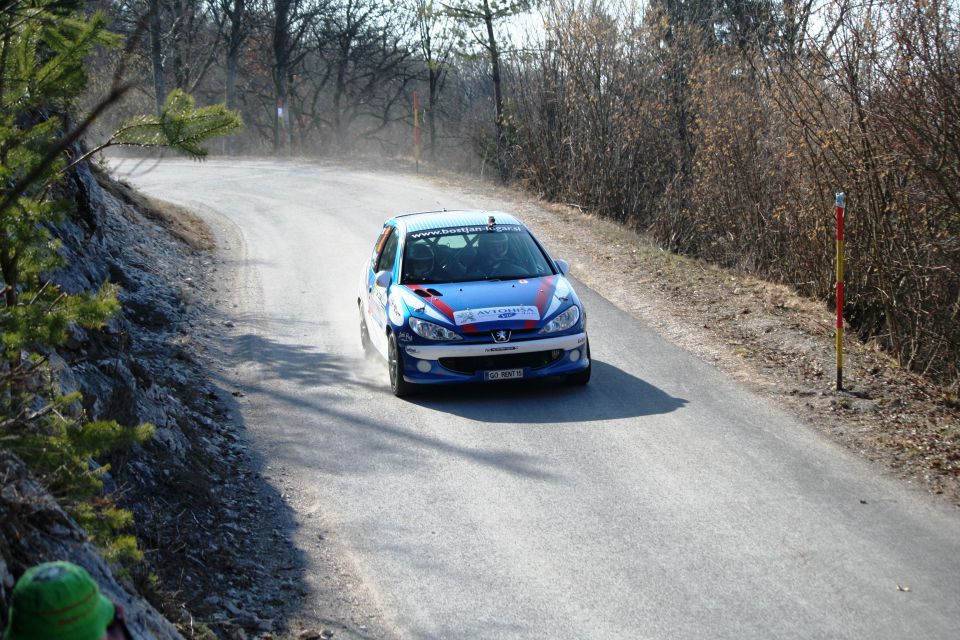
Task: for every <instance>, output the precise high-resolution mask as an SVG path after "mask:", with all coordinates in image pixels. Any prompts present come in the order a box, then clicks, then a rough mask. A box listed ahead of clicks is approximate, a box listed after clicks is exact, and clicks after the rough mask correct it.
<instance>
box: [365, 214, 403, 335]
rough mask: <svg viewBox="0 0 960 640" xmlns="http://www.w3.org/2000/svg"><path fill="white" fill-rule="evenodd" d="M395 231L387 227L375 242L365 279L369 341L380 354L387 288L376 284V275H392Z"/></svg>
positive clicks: (384, 333) (396, 241) (385, 317)
mask: <svg viewBox="0 0 960 640" xmlns="http://www.w3.org/2000/svg"><path fill="white" fill-rule="evenodd" d="M397 236H398V234H397V230H396V228H395V227H393V226H387V227H386V228H384V230H383V234H382V235H381V236H380V239H379V240H378V241H377V250H376V251H375V252H374V255H373V258H372V259H371V260H370V273H369V274H368V278H367V283H368V286H367V304H366V306H367V317H368V318H369V319H370V323H369V326H370V339H371V340H372V341H373V344H374V346H376V347H377V349H378V350H380V351H381V352H385V351H386V326H387V300H388V293H389V292H388V291H387V287H383V286H380V285H379V284H377V274H378V273H380V272H381V271H389V272H390V273H391V274H392V273H393V267H394V264H395V263H396V259H397V245H398V244H399V242H398V240H397Z"/></svg>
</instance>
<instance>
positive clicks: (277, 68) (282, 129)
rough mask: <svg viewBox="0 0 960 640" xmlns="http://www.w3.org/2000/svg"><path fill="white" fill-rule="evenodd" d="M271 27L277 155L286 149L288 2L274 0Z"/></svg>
mask: <svg viewBox="0 0 960 640" xmlns="http://www.w3.org/2000/svg"><path fill="white" fill-rule="evenodd" d="M273 6H274V14H275V15H274V17H275V22H274V27H273V56H274V68H273V83H274V87H275V89H276V94H277V110H276V112H275V114H276V115H274V140H273V147H274V151H276V152H277V153H285V152H286V151H287V149H288V145H289V140H288V130H287V126H286V125H287V122H289V116H288V115H287V112H288V109H289V108H290V107H289V105H288V104H287V101H288V99H289V96H288V95H287V94H288V88H287V75H288V73H289V72H288V67H289V66H290V0H274V3H273ZM281 110H282V111H281Z"/></svg>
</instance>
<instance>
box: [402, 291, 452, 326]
mask: <svg viewBox="0 0 960 640" xmlns="http://www.w3.org/2000/svg"><path fill="white" fill-rule="evenodd" d="M404 286H405V287H406V288H407V289H410V290H411V291H413V292H414V293H416V292H417V291H425V292H427V293H430V292H429V291H427V289H426V287H421V286H420V285H418V284H407V285H404ZM418 297H419V298H421V299H423V301H424V302H427V303H429V304H430V306H431V307H433V308H434V309H436V310H437V311H439V312H440V313H442V314H443V315H445V316H447V318H448V319H449V320H450V322H453V323H454V324H456V322H455V321H454V319H453V308H452V307H451V306H450V305H448V304H447V303H446V302H444V301H443V300H441V299H439V298H437V297H436V296H434V295H433V294H430V297H429V298H424V297H423V296H418Z"/></svg>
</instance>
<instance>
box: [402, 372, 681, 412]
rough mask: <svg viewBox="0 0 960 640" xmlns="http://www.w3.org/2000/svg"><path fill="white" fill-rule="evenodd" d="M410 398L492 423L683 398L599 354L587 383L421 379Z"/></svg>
mask: <svg viewBox="0 0 960 640" xmlns="http://www.w3.org/2000/svg"><path fill="white" fill-rule="evenodd" d="M417 391H418V392H417V393H416V395H413V396H411V397H410V398H409V401H410V402H412V403H414V404H417V405H420V406H422V407H427V408H430V409H433V410H435V411H442V412H445V413H450V414H454V415H457V416H461V417H464V418H469V419H471V420H480V421H484V422H494V423H504V422H512V423H520V424H530V423H537V424H541V423H565V422H592V421H597V420H616V419H619V418H635V417H639V416H648V415H656V414H663V413H670V412H671V411H675V410H677V409H680V408H682V407H684V406H685V405H686V404H687V401H686V400H685V399H683V398H674V397H673V396H671V395H669V394H668V393H665V392H664V391H662V390H661V389H658V388H657V387H655V386H654V385H652V384H650V383H649V382H646V381H644V380H642V379H641V378H638V377H636V376H634V375H633V374H631V373H628V372H626V371H624V370H623V369H620V368H618V367H615V366H614V365H612V364H609V363H606V362H603V361H601V360H597V359H594V360H593V374H592V376H591V379H590V383H589V384H588V385H586V386H582V387H575V386H570V385H567V384H565V383H564V381H563V380H562V379H560V378H547V379H540V380H529V381H515V382H513V381H511V382H498V383H486V384H471V385H464V386H435V387H428V386H426V385H424V387H423V388H422V389H418V390H417Z"/></svg>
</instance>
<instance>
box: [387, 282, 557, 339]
mask: <svg viewBox="0 0 960 640" xmlns="http://www.w3.org/2000/svg"><path fill="white" fill-rule="evenodd" d="M401 288H403V289H405V294H406V295H404V302H405V303H406V304H407V306H408V307H409V308H410V309H412V310H415V311H417V312H418V315H421V316H423V317H425V318H427V319H431V320H434V321H441V322H443V323H444V324H447V325H453V326H454V327H456V328H457V329H458V330H460V331H462V332H465V333H471V332H479V331H488V330H491V329H535V328H538V327H540V326H542V325H544V324H545V323H546V321H547V320H549V319H551V318H552V317H553V316H554V315H555V314H556V313H557V312H559V311H561V310H563V309H566V308H567V307H569V306H570V304H571V303H575V302H576V296H575V295H574V293H573V289H572V288H571V287H570V284H569V283H568V282H567V280H566V278H564V277H563V276H561V275H552V276H545V277H542V278H527V279H523V280H504V281H487V282H456V283H452V284H435V285H401ZM421 309H422V310H421Z"/></svg>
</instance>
